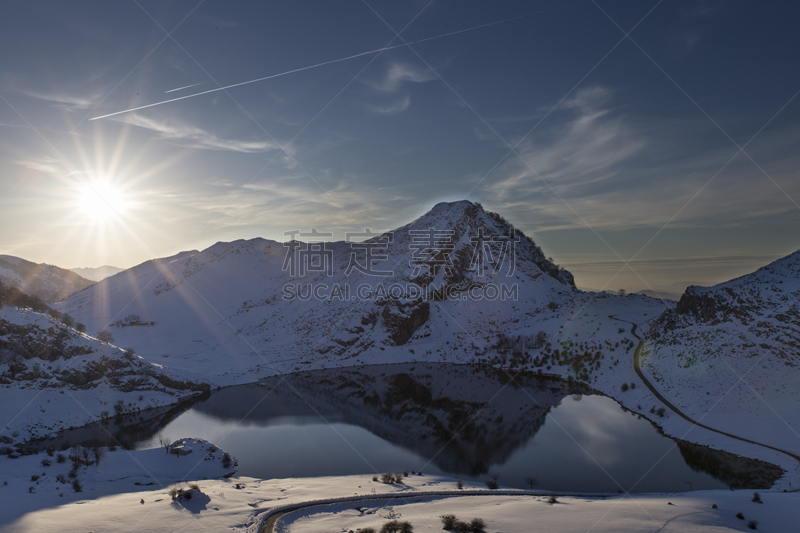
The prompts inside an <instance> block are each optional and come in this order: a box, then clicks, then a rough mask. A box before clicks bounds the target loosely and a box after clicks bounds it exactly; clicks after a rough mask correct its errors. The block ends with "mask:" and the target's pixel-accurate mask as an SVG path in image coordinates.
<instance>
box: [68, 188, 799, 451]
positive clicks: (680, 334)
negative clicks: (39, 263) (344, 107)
mask: <svg viewBox="0 0 800 533" xmlns="http://www.w3.org/2000/svg"><path fill="white" fill-rule="evenodd" d="M296 239H297V240H293V241H290V242H286V243H279V242H275V241H270V240H265V239H252V240H246V241H245V240H239V241H235V242H229V243H222V242H220V243H217V244H215V245H213V246H211V247H209V248H207V249H206V250H203V251H187V252H182V253H180V254H177V255H174V256H172V257H167V258H162V259H154V260H151V261H147V262H144V263H142V264H140V265H137V266H135V267H133V268H130V269H127V270H125V271H123V272H119V273H117V274H114V275H112V276H110V277H108V278H105V279H103V280H101V281H99V282H97V283H95V284H93V285H91V286H88V287H86V288H85V289H84V290H81V291H80V292H76V293H74V294H72V295H71V296H69V297H68V298H66V299H65V300H64V301H62V302H59V303H58V304H56V306H55V307H56V308H57V309H58V311H60V312H63V313H68V314H69V315H70V316H71V317H73V318H74V320H76V321H78V322H81V323H83V324H85V325H86V327H87V332H88V333H89V334H91V335H96V334H97V333H98V332H100V331H102V330H109V331H110V332H111V333H112V335H113V337H114V339H115V340H114V341H113V343H114V344H116V345H117V346H121V347H125V348H129V349H132V350H134V351H135V352H136V354H137V355H139V356H141V357H143V358H144V359H145V360H146V361H147V362H148V363H149V364H152V365H154V367H155V368H158V369H159V372H163V373H165V374H168V375H170V376H173V377H174V379H176V380H181V381H183V382H185V383H201V382H203V383H207V384H209V385H210V386H212V387H213V386H225V385H230V384H239V383H252V382H255V381H257V380H259V379H261V378H264V377H269V376H274V375H276V374H281V373H287V372H297V371H301V370H312V369H320V368H333V367H351V366H359V365H366V364H385V363H404V362H419V363H423V362H425V363H482V364H490V365H493V366H495V367H497V368H504V369H508V370H509V372H514V371H519V370H527V371H532V372H542V373H545V374H551V375H557V376H561V377H562V378H565V379H569V380H577V381H581V382H583V383H586V384H588V385H589V386H591V387H593V388H594V389H596V390H600V391H602V392H604V393H605V394H607V395H609V396H611V397H613V398H615V399H617V400H618V401H620V402H621V403H623V404H624V405H625V406H627V407H628V408H631V409H634V410H636V411H637V412H639V413H641V414H645V416H650V415H647V414H646V413H647V412H649V413H650V414H651V415H652V414H653V413H655V412H656V407H657V406H660V405H662V404H661V403H660V400H658V399H657V398H656V397H655V396H654V395H653V393H652V392H651V391H650V390H648V388H647V387H644V386H639V387H635V389H634V388H633V387H630V385H629V384H631V383H634V382H636V381H639V378H638V376H637V374H636V373H635V372H634V368H633V358H634V352H635V350H636V348H637V345H638V344H639V338H638V337H639V336H644V338H645V342H644V343H643V344H642V345H641V347H640V348H641V369H642V371H643V372H644V373H645V375H647V376H649V379H650V380H652V382H653V386H655V387H656V388H658V389H659V390H660V391H661V393H662V394H663V395H664V396H665V397H668V398H670V401H671V402H672V403H673V404H674V405H677V406H679V407H680V408H681V409H683V410H685V412H686V413H688V414H690V415H692V416H695V417H696V419H697V418H701V417H703V419H704V420H705V421H710V423H712V422H713V423H712V424H711V425H712V426H714V427H721V428H724V429H726V430H728V431H730V432H732V433H734V434H738V433H737V431H742V432H744V433H747V434H748V435H750V436H751V437H750V438H752V439H753V440H757V441H759V442H761V440H763V439H767V440H769V439H772V440H771V441H770V442H773V444H774V445H780V446H782V447H784V448H789V447H791V446H795V448H797V449H800V446H798V445H797V443H796V442H793V441H791V442H790V437H794V438H795V439H796V435H794V434H792V433H791V431H790V430H791V428H795V429H800V419H798V417H799V416H800V390H799V389H797V387H796V383H798V382H800V372H798V364H800V311H799V310H798V296H800V266H799V265H800V252H798V253H796V254H793V255H791V256H788V257H786V258H783V259H781V260H779V261H776V262H775V263H772V264H771V265H769V266H767V267H764V268H762V269H760V270H758V271H757V272H755V273H753V274H750V275H748V276H744V277H742V278H738V279H736V280H732V281H729V282H727V283H723V284H720V285H716V286H714V287H708V288H701V287H689V288H688V289H687V290H686V292H685V293H684V294H683V295H682V296H681V297H680V301H679V302H677V303H675V302H671V301H669V300H663V299H655V298H650V297H647V296H644V295H641V294H628V295H624V296H623V295H619V294H610V293H592V292H585V291H581V290H578V289H577V288H576V287H575V284H574V280H573V277H572V275H571V274H570V273H569V272H567V271H565V270H563V269H561V268H559V267H557V266H556V265H554V264H553V263H552V262H550V261H549V260H547V259H546V257H545V254H544V253H543V252H542V251H541V250H540V249H539V247H538V246H536V244H535V243H534V242H533V240H531V239H529V238H528V237H527V236H525V235H524V234H523V233H521V232H520V231H518V230H516V229H514V228H513V226H512V225H511V224H509V223H508V222H507V221H506V220H505V219H503V217H502V216H500V215H498V214H495V213H490V212H487V211H486V210H484V209H483V208H482V207H481V206H480V204H473V203H471V202H467V201H461V202H453V203H441V204H437V205H436V206H434V207H433V209H431V211H429V212H428V213H426V214H425V215H423V216H421V217H420V218H418V219H417V220H414V221H413V222H411V223H409V224H407V225H405V226H402V227H400V228H398V229H396V230H394V231H391V232H386V233H383V234H380V235H376V234H371V233H369V234H368V233H367V232H365V233H364V234H362V235H358V236H357V238H355V239H353V240H352V242H327V241H326V236H325V234H323V233H319V232H316V233H315V231H313V230H311V228H309V229H308V230H303V231H302V232H298V234H297V235H296ZM70 274H71V275H75V274H74V273H70ZM87 283H88V282H87ZM662 296H664V295H663V294H662ZM632 324H638V326H637V327H638V333H637V334H634V331H632ZM640 383H641V382H640ZM623 385H624V386H623ZM715 402H716V403H715ZM770 409H771V410H772V411H770ZM742 413H753V416H754V418H753V420H752V421H751V422H750V423H748V424H747V425H746V427H744V428H739V427H738V425H737V424H739V423H740V422H739V421H740V420H741V419H742V416H744V415H743V414H742ZM718 415H719V416H718ZM721 415H725V416H728V417H729V418H724V416H721ZM767 415H769V416H767ZM770 417H771V418H770ZM796 419H797V420H796ZM661 423H662V424H664V425H665V428H666V429H667V430H668V431H672V432H678V431H681V432H685V430H686V427H685V426H680V424H684V423H685V422H683V421H682V419H681V418H680V417H677V416H673V417H672V418H669V416H667V417H666V418H663V419H662V421H661ZM765 424H767V426H765ZM778 427H781V428H783V429H782V430H780V431H779V430H775V428H778ZM787 428H788V429H787ZM783 430H786V434H783V433H781V431H783ZM753 435H755V437H753ZM756 437H757V438H756ZM698 439H699V440H701V441H704V439H706V437H703V438H700V437H698ZM759 439H761V440H759ZM704 442H712V441H708V440H705V441H704ZM748 453H749V452H748ZM770 453H772V452H770ZM769 459H770V460H775V461H777V459H772V458H769Z"/></svg>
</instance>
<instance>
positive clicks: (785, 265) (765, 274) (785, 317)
mask: <svg viewBox="0 0 800 533" xmlns="http://www.w3.org/2000/svg"><path fill="white" fill-rule="evenodd" d="M799 305H800V251H798V252H795V253H793V254H791V255H789V256H786V257H784V258H781V259H779V260H777V261H775V262H773V263H770V264H769V265H767V266H765V267H763V268H760V269H758V270H757V271H755V272H753V273H751V274H747V275H745V276H742V277H739V278H736V279H733V280H731V281H727V282H725V283H721V284H719V285H715V286H713V287H694V286H693V287H689V288H688V289H687V290H686V292H685V293H684V294H683V296H681V299H680V301H679V302H678V303H677V305H676V307H675V309H674V310H670V311H668V312H666V313H665V314H664V315H662V316H661V317H659V318H658V319H657V320H656V321H654V322H653V323H652V325H651V326H650V328H649V331H648V333H647V338H648V340H649V341H650V342H651V343H652V346H651V347H650V349H649V350H645V352H644V353H643V359H642V367H643V368H646V369H647V371H648V372H650V373H651V374H652V375H653V376H654V377H655V379H656V380H658V382H659V384H660V386H661V387H663V388H664V389H666V390H670V391H672V392H673V398H674V403H676V404H677V405H679V406H680V407H682V408H683V409H685V410H686V412H687V413H691V414H692V415H694V416H695V417H697V418H699V417H704V418H705V420H706V421H708V422H709V423H710V424H711V425H714V427H724V428H731V429H733V428H735V430H736V431H735V433H736V434H737V435H742V436H747V437H749V438H752V439H755V440H758V438H762V439H763V438H764V435H765V428H766V427H772V428H773V430H772V431H770V432H768V433H771V437H772V438H773V439H774V440H773V442H774V443H777V444H782V445H783V446H784V447H785V448H787V449H798V448H800V446H798V443H799V442H800V437H798V436H797V435H798V431H800V388H798V385H797V384H798V383H800V308H798V306H799ZM692 391H702V392H703V394H693V392H692Z"/></svg>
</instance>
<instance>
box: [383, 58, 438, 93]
mask: <svg viewBox="0 0 800 533" xmlns="http://www.w3.org/2000/svg"><path fill="white" fill-rule="evenodd" d="M435 79H436V74H435V73H434V72H433V71H431V70H430V69H427V68H425V69H419V68H416V67H412V66H411V65H407V64H403V63H390V64H389V67H388V68H387V69H386V71H385V72H384V74H383V76H382V77H381V78H380V79H378V80H372V81H371V82H369V84H370V85H372V86H373V87H374V88H376V89H378V90H379V91H383V92H394V91H397V90H398V89H400V88H401V87H402V86H403V85H404V84H405V83H427V82H429V81H432V80H435Z"/></svg>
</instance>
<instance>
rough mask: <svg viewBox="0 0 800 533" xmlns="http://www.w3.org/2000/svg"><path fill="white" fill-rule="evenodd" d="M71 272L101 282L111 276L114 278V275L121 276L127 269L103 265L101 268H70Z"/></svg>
mask: <svg viewBox="0 0 800 533" xmlns="http://www.w3.org/2000/svg"><path fill="white" fill-rule="evenodd" d="M70 270H71V271H72V272H75V273H76V274H78V275H79V276H81V277H84V278H86V279H88V280H91V281H100V280H104V279H106V278H107V277H109V276H113V275H114V274H119V273H120V272H122V271H123V270H125V269H124V268H119V267H115V266H110V265H103V266H100V267H86V268H70Z"/></svg>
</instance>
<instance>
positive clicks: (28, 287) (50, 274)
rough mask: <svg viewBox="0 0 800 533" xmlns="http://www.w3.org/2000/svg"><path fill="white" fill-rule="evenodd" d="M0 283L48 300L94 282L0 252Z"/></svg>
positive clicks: (67, 271)
mask: <svg viewBox="0 0 800 533" xmlns="http://www.w3.org/2000/svg"><path fill="white" fill-rule="evenodd" d="M0 283H2V284H4V285H7V286H9V287H16V288H17V289H19V290H21V291H22V292H24V293H26V294H29V295H31V296H38V297H39V298H41V299H42V300H44V301H45V302H50V303H52V302H57V301H59V300H63V299H64V298H66V297H67V296H69V295H70V294H73V293H76V292H78V291H80V290H82V289H85V288H86V287H88V286H89V285H91V284H92V283H94V282H93V281H90V280H88V279H84V278H82V277H81V276H79V275H78V274H76V273H75V272H72V271H69V270H65V269H63V268H59V267H57V266H53V265H44V264H38V263H32V262H30V261H26V260H24V259H20V258H19V257H13V256H10V255H0Z"/></svg>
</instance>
